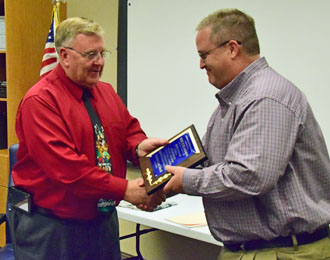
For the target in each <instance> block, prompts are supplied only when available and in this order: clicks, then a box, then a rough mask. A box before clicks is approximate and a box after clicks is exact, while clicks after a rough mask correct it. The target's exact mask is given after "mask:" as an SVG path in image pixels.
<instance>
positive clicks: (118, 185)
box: [106, 176, 128, 203]
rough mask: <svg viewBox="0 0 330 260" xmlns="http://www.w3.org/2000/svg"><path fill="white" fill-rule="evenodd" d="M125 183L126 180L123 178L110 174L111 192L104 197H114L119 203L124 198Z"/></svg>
mask: <svg viewBox="0 0 330 260" xmlns="http://www.w3.org/2000/svg"><path fill="white" fill-rule="evenodd" d="M127 183H128V181H127V180H125V179H123V178H120V177H116V176H111V182H110V184H111V185H110V190H111V192H110V196H109V198H106V199H115V200H116V201H117V202H118V203H119V202H120V201H121V200H122V199H123V198H124V195H125V192H126V188H127Z"/></svg>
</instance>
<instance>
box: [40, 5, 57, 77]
mask: <svg viewBox="0 0 330 260" xmlns="http://www.w3.org/2000/svg"><path fill="white" fill-rule="evenodd" d="M57 25H58V16H57V8H56V5H54V7H53V12H52V20H51V24H50V28H49V32H48V35H47V39H46V44H45V49H44V54H43V57H42V63H41V69H40V77H44V76H45V75H46V74H48V72H50V71H52V70H53V69H54V68H55V67H56V65H57V58H58V57H57V53H56V49H55V31H56V27H57Z"/></svg>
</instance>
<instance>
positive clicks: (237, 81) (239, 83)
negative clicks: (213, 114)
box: [215, 57, 268, 104]
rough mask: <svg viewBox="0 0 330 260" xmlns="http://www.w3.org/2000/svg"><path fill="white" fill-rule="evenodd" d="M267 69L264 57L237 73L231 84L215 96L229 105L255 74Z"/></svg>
mask: <svg viewBox="0 0 330 260" xmlns="http://www.w3.org/2000/svg"><path fill="white" fill-rule="evenodd" d="M266 67H268V63H267V61H266V59H265V57H261V58H259V59H257V60H256V61H254V62H252V63H251V64H250V65H249V66H247V67H246V68H245V69H244V70H243V71H242V72H241V73H239V74H238V75H237V76H236V77H235V78H234V79H233V80H232V81H231V82H229V83H228V84H227V85H226V86H225V87H224V88H223V89H221V90H220V91H219V92H218V93H217V94H216V95H215V96H216V98H217V99H218V100H219V102H220V100H222V101H224V102H225V103H226V104H231V103H232V102H233V101H235V97H236V95H237V94H238V93H239V92H240V90H241V89H242V88H244V84H243V83H245V82H246V81H247V80H248V79H249V78H250V77H251V76H252V75H253V74H254V73H255V72H257V71H259V70H261V69H264V68H266Z"/></svg>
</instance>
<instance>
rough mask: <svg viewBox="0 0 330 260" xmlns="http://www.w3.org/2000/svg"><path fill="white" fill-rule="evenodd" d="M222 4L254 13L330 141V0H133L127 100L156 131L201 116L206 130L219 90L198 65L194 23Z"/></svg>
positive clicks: (270, 53)
mask: <svg viewBox="0 0 330 260" xmlns="http://www.w3.org/2000/svg"><path fill="white" fill-rule="evenodd" d="M220 8H238V9H240V10H242V11H244V12H246V13H248V14H249V15H251V16H252V17H253V18H254V19H255V23H256V28H257V33H258V37H259V42H260V49H261V56H264V57H266V59H267V61H268V63H269V65H270V66H272V67H273V68H274V69H275V70H277V71H278V72H279V73H280V74H282V75H283V76H285V77H287V78H288V79H289V80H290V81H292V82H293V83H294V84H295V85H296V86H297V87H298V88H300V89H301V90H302V91H303V92H304V93H305V95H306V96H307V99H308V100H309V101H310V103H311V106H312V108H313V111H314V114H315V115H316V118H317V120H318V122H319V124H320V127H321V129H322V130H323V134H324V136H325V139H326V142H327V146H328V148H329V147H330V120H329V114H330V102H329V99H330V15H329V12H330V1H328V0H313V1H312V0H277V1H264V0H249V1H246V0H230V1H227V0H223V1H220V0H128V7H127V19H128V21H127V23H128V28H127V42H128V46H127V106H128V109H129V110H130V112H131V114H132V115H133V116H135V117H137V118H138V119H139V120H140V122H141V125H142V128H143V129H144V130H145V131H146V133H147V135H148V136H149V137H161V138H166V139H168V138H170V137H172V136H173V135H175V134H176V133H177V132H179V131H181V130H182V129H184V128H186V127H187V126H189V125H191V124H194V125H195V126H196V129H197V131H198V133H199V135H200V136H201V137H202V136H203V135H204V133H205V130H206V125H207V122H208V119H209V117H210V116H211V113H212V112H213V110H214V109H215V107H216V106H217V101H216V99H215V97H214V95H215V94H216V92H217V89H215V88H214V87H213V86H212V85H210V84H209V82H208V79H207V75H206V73H205V71H204V70H201V69H200V68H199V57H198V55H197V51H196V46H195V36H196V31H195V28H196V26H197V25H198V23H199V22H200V20H201V19H203V18H204V17H205V16H206V15H208V14H210V13H211V12H213V11H215V10H217V9H220Z"/></svg>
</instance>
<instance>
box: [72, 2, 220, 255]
mask: <svg viewBox="0 0 330 260" xmlns="http://www.w3.org/2000/svg"><path fill="white" fill-rule="evenodd" d="M67 16H68V17H72V16H84V17H87V18H91V19H93V20H95V21H97V22H98V23H99V24H101V26H102V27H103V28H104V30H105V33H106V34H105V41H106V45H107V48H108V49H109V50H111V52H112V53H113V55H112V57H111V59H110V60H109V61H107V62H106V66H105V68H104V73H103V76H102V80H103V81H106V82H109V83H111V84H112V85H113V86H114V87H115V89H116V87H117V53H116V47H117V21H118V20H117V18H118V0H93V1H92V0H68V1H67ZM128 177H129V178H136V177H140V173H139V171H136V170H134V171H131V172H130V173H129V174H128ZM119 227H120V235H121V236H123V235H127V234H130V233H134V232H135V227H136V225H135V223H132V222H128V221H122V220H120V221H119ZM143 228H146V227H143ZM120 246H121V250H122V251H123V252H125V253H129V254H132V255H135V252H136V251H135V239H134V238H129V239H126V240H123V241H121V243H120ZM140 249H141V253H142V255H143V257H144V258H145V259H148V260H186V259H187V260H188V259H189V260H199V259H201V260H204V259H216V258H217V255H218V254H219V252H220V248H219V247H218V246H215V245H212V244H208V243H204V242H200V241H196V240H195V239H190V238H187V237H182V236H179V235H175V234H172V233H168V232H163V231H156V232H151V233H149V234H145V235H142V237H141V246H140Z"/></svg>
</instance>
